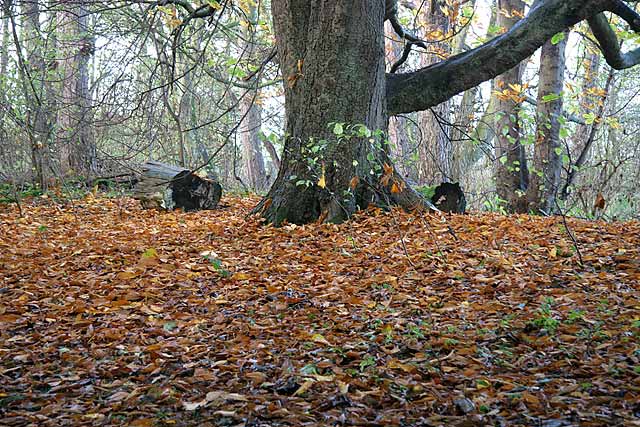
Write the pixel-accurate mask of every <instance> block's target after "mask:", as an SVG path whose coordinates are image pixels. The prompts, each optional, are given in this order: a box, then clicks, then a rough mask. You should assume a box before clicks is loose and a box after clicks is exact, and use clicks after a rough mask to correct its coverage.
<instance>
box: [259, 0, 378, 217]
mask: <svg viewBox="0 0 640 427" xmlns="http://www.w3.org/2000/svg"><path fill="white" fill-rule="evenodd" d="M272 12H273V20H274V28H275V33H276V44H277V46H278V53H279V59H280V67H281V69H282V75H283V77H284V81H285V110H286V123H287V127H286V135H287V139H286V140H285V147H284V153H283V158H282V164H281V168H280V171H279V173H278V177H277V178H276V181H275V183H274V184H273V186H272V187H271V190H270V191H269V193H268V195H267V197H266V198H265V199H264V200H263V202H262V203H261V204H260V205H259V206H258V207H257V209H258V210H261V211H262V214H263V215H264V216H265V217H266V219H267V220H268V221H269V222H271V223H274V224H276V225H279V224H281V223H282V222H284V221H288V222H290V223H297V224H301V223H308V222H312V221H315V220H317V219H321V220H325V221H336V222H337V221H341V220H344V219H346V218H347V217H349V216H350V215H351V214H352V213H354V212H355V211H356V209H357V208H358V207H362V208H364V207H366V205H367V204H368V203H369V202H370V201H372V190H371V188H370V187H373V186H375V185H376V184H377V182H375V179H374V178H375V174H378V173H379V172H380V170H381V165H380V161H381V160H386V156H384V147H382V146H376V144H375V142H374V143H371V142H370V141H369V139H372V140H374V138H367V137H355V136H354V135H352V133H351V129H352V128H351V126H352V125H364V126H366V128H368V129H371V130H382V131H386V128H387V117H386V104H385V74H384V72H385V70H384V38H383V36H384V33H383V31H382V26H383V20H384V2H382V1H378V2H369V1H368V0H318V1H316V2H309V1H307V0H281V1H277V2H273V4H272ZM331 122H338V123H344V124H345V125H344V127H343V129H344V134H341V132H340V128H339V127H338V128H336V127H334V128H333V129H330V128H329V123H331ZM332 130H335V131H336V132H332ZM363 132H364V131H363ZM343 136H347V137H348V138H346V137H343ZM352 136H354V137H352ZM325 141H326V142H325ZM371 172H373V174H374V175H371ZM354 184H355V185H354ZM367 184H369V185H367Z"/></svg>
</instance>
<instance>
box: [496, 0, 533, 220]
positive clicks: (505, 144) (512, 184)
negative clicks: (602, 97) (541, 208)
mask: <svg viewBox="0 0 640 427" xmlns="http://www.w3.org/2000/svg"><path fill="white" fill-rule="evenodd" d="M524 7H525V4H524V2H523V1H522V0H499V1H498V10H497V19H496V22H497V25H498V27H500V28H504V29H505V30H506V31H509V30H510V29H511V28H512V27H513V26H514V25H515V24H516V22H518V21H519V20H520V18H521V17H522V16H523V15H524ZM523 71H524V66H523V64H519V65H518V66H516V67H514V68H512V69H511V70H509V71H507V72H506V73H504V74H502V75H500V76H499V77H497V78H496V79H495V90H497V91H500V92H503V91H507V92H506V93H507V95H506V96H504V95H503V96H499V97H497V99H496V108H495V110H496V111H497V112H498V114H499V118H498V119H497V120H496V133H497V135H496V141H495V151H496V159H497V162H496V191H497V193H498V196H499V197H500V198H501V199H503V200H505V201H506V203H507V208H508V209H509V210H511V211H514V212H526V210H527V203H526V197H525V191H526V189H527V179H528V177H527V171H526V157H525V150H524V146H523V145H522V144H521V143H520V124H519V118H518V113H519V109H520V105H519V104H520V102H519V101H518V100H517V95H519V93H517V92H518V91H517V90H514V89H513V87H518V86H521V84H522V73H523ZM525 177H526V178H525Z"/></svg>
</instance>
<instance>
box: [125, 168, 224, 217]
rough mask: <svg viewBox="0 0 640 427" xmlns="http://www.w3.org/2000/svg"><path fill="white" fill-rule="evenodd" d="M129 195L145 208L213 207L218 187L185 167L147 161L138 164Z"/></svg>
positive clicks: (219, 193) (218, 198)
mask: <svg viewBox="0 0 640 427" xmlns="http://www.w3.org/2000/svg"><path fill="white" fill-rule="evenodd" d="M133 196H134V198H136V199H138V200H140V202H141V204H142V206H143V207H144V208H145V209H149V208H155V209H166V210H171V209H176V208H179V209H183V210H185V211H193V210H201V209H214V208H215V207H216V206H217V205H218V202H219V201H220V197H221V196H222V187H220V184H218V183H217V182H216V181H212V180H209V179H205V178H201V177H199V176H198V175H195V174H193V173H192V172H191V171H190V170H188V169H184V168H181V167H176V166H172V165H167V164H164V163H160V162H147V163H145V164H144V165H143V166H142V172H141V174H140V176H139V178H138V183H137V185H136V187H135V189H134V193H133Z"/></svg>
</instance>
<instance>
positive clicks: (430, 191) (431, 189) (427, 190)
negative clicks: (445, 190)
mask: <svg viewBox="0 0 640 427" xmlns="http://www.w3.org/2000/svg"><path fill="white" fill-rule="evenodd" d="M436 187H437V185H421V186H419V187H416V191H417V192H418V193H420V194H422V196H423V197H424V198H425V199H428V200H431V198H432V197H433V195H434V194H435V193H436Z"/></svg>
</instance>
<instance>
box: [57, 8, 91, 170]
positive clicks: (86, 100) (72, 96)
mask: <svg viewBox="0 0 640 427" xmlns="http://www.w3.org/2000/svg"><path fill="white" fill-rule="evenodd" d="M61 6H62V10H61V11H59V12H58V26H57V28H56V31H57V32H58V34H57V40H58V58H59V64H60V65H59V72H60V74H61V76H60V77H61V80H62V88H61V97H60V100H59V110H58V115H57V139H58V147H59V151H60V167H61V172H62V175H63V176H70V175H74V176H81V177H84V178H86V179H89V178H90V177H91V176H92V175H95V174H96V173H97V160H96V145H95V141H94V138H93V130H92V124H91V93H90V91H89V61H90V60H91V56H92V55H93V51H94V49H95V47H94V40H93V38H92V37H91V36H90V35H89V32H88V22H87V21H88V19H89V18H88V16H89V11H88V10H87V7H86V4H85V1H84V0H81V1H75V0H74V1H69V0H65V1H63V2H62V3H61Z"/></svg>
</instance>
